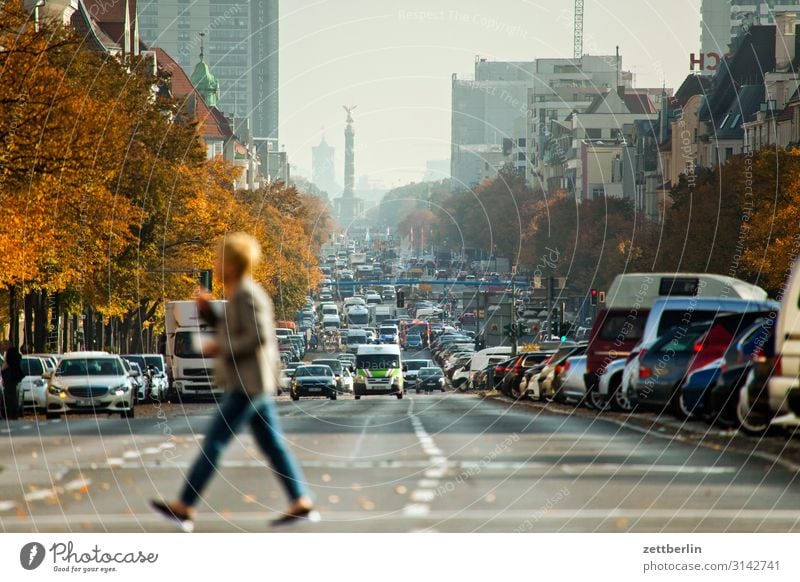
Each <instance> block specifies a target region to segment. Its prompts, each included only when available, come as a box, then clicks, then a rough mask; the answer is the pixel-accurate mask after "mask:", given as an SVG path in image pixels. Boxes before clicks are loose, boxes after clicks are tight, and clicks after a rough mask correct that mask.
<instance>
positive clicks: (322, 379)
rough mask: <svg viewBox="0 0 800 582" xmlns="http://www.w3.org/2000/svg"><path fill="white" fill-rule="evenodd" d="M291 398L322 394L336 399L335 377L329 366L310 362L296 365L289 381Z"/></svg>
mask: <svg viewBox="0 0 800 582" xmlns="http://www.w3.org/2000/svg"><path fill="white" fill-rule="evenodd" d="M290 395H291V397H292V400H300V398H302V397H314V396H324V397H326V398H330V399H331V400H336V395H337V387H336V377H335V376H334V374H333V370H332V369H331V367H330V366H327V365H320V364H310V365H305V366H298V367H297V369H296V370H295V372H294V377H293V378H292V381H291V387H290Z"/></svg>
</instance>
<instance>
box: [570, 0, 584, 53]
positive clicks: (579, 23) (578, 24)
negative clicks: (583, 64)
mask: <svg viewBox="0 0 800 582" xmlns="http://www.w3.org/2000/svg"><path fill="white" fill-rule="evenodd" d="M582 56H583V0H575V31H574V36H573V48H572V58H574V59H579V58H581V57H582Z"/></svg>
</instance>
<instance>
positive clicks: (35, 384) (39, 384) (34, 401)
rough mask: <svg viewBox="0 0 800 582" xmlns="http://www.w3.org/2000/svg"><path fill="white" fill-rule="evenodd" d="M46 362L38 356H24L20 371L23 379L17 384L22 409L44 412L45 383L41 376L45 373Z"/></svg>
mask: <svg viewBox="0 0 800 582" xmlns="http://www.w3.org/2000/svg"><path fill="white" fill-rule="evenodd" d="M47 369H48V362H45V360H44V359H43V358H40V357H38V356H24V357H23V358H22V371H23V372H24V373H25V377H24V378H23V379H22V381H21V382H20V383H19V386H18V387H17V391H18V393H19V403H20V404H21V406H22V409H23V410H24V409H31V408H32V409H34V410H36V411H44V409H45V407H46V406H47V395H46V393H47V382H45V380H44V378H43V376H44V375H45V374H46V373H47Z"/></svg>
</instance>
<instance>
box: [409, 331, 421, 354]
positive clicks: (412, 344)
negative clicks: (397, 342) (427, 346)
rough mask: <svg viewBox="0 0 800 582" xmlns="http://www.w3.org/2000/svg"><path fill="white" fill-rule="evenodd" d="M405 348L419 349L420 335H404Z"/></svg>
mask: <svg viewBox="0 0 800 582" xmlns="http://www.w3.org/2000/svg"><path fill="white" fill-rule="evenodd" d="M404 347H405V349H407V350H421V349H422V347H423V346H422V336H420V335H419V334H418V333H413V334H409V335H407V336H406V343H405V346H404Z"/></svg>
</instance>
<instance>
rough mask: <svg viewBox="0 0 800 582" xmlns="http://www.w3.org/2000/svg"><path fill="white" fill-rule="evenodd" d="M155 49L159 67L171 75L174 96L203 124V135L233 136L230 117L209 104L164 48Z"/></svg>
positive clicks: (185, 110)
mask: <svg viewBox="0 0 800 582" xmlns="http://www.w3.org/2000/svg"><path fill="white" fill-rule="evenodd" d="M153 50H154V51H155V52H156V62H157V63H158V67H159V68H160V69H161V70H162V71H164V72H165V73H167V74H168V75H169V76H170V84H171V89H172V96H173V97H174V98H175V99H176V100H178V102H179V103H180V105H181V108H182V110H183V111H184V113H186V114H187V115H190V116H192V117H193V118H194V119H196V120H197V121H198V122H199V123H200V124H202V135H203V137H204V138H205V139H221V140H227V139H228V138H230V137H232V136H233V128H232V127H231V124H230V121H229V120H228V118H227V117H225V115H223V113H222V112H221V111H220V110H219V109H217V108H216V107H209V106H208V104H207V103H206V102H205V100H204V99H203V96H202V95H201V94H200V93H199V92H198V91H197V90H196V89H195V88H194V85H192V82H191V80H190V79H189V76H188V75H187V74H186V71H184V70H183V69H182V68H181V66H180V65H179V64H178V63H177V62H176V61H175V59H173V58H172V57H171V56H169V54H168V53H167V52H166V51H165V50H164V49H162V48H158V47H156V48H155V49H153Z"/></svg>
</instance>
